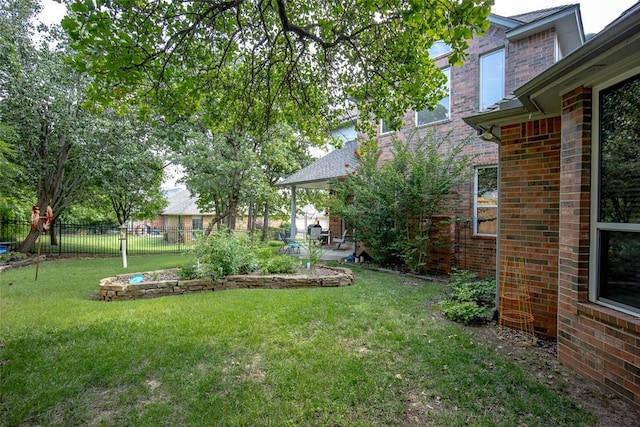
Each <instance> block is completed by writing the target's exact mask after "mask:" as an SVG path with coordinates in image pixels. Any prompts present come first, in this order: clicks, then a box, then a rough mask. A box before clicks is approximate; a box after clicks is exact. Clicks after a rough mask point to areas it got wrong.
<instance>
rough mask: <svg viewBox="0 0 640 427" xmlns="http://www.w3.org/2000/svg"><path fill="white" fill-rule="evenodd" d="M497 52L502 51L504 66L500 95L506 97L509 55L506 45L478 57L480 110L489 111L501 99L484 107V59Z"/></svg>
mask: <svg viewBox="0 0 640 427" xmlns="http://www.w3.org/2000/svg"><path fill="white" fill-rule="evenodd" d="M497 52H502V66H503V68H504V72H503V74H502V96H501V97H500V99H502V98H504V97H505V94H506V93H507V88H506V86H507V56H506V49H505V47H504V46H502V47H500V48H498V49H494V50H491V51H488V52H485V53H483V54H481V55H480V57H479V58H478V111H487V109H488V108H489V107H490V106H491V105H493V104H495V103H496V102H498V101H500V99H498V100H497V101H495V102H493V103H492V104H491V105H489V106H487V107H486V108H483V107H482V104H483V99H482V68H483V67H482V59H483V58H486V57H488V56H490V55H493V54H494V53H497Z"/></svg>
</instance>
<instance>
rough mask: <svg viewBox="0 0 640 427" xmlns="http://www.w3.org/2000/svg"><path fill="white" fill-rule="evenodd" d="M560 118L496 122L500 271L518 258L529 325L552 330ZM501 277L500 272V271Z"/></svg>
mask: <svg viewBox="0 0 640 427" xmlns="http://www.w3.org/2000/svg"><path fill="white" fill-rule="evenodd" d="M560 136H561V121H560V117H554V118H549V119H542V120H536V121H530V122H527V123H520V124H516V125H509V126H503V127H502V142H501V145H500V180H501V182H500V206H499V209H500V271H501V275H504V274H507V271H506V268H505V264H506V260H510V261H513V260H516V259H519V258H521V257H522V258H523V261H524V270H525V271H524V277H525V279H526V282H527V285H528V288H527V289H528V292H529V296H530V297H531V308H532V310H533V316H534V329H535V331H536V332H537V333H539V334H543V335H547V336H555V335H556V315H557V313H556V307H557V303H558V300H557V298H558V297H557V283H558V281H557V280H558V228H559V201H560ZM503 277H504V276H503Z"/></svg>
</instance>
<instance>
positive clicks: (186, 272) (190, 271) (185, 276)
mask: <svg viewBox="0 0 640 427" xmlns="http://www.w3.org/2000/svg"><path fill="white" fill-rule="evenodd" d="M197 277H198V269H197V268H196V266H195V265H185V266H182V267H180V268H179V269H178V279H180V280H191V279H195V278H197Z"/></svg>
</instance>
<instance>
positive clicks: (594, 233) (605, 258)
mask: <svg viewBox="0 0 640 427" xmlns="http://www.w3.org/2000/svg"><path fill="white" fill-rule="evenodd" d="M638 71H640V69H635V70H634V71H632V72H631V74H630V77H629V74H628V75H627V77H628V78H627V79H626V80H623V81H621V82H618V83H615V84H614V85H610V86H608V87H603V88H602V89H601V90H599V91H598V90H594V97H593V100H594V109H593V112H594V119H595V120H594V132H593V134H594V137H596V138H594V139H596V141H594V142H595V144H594V145H593V154H594V155H593V157H594V163H593V171H594V174H593V175H592V176H593V182H594V188H593V189H592V191H591V194H593V195H595V196H596V197H594V198H593V199H594V200H593V204H592V215H591V218H593V219H594V221H593V222H592V224H591V248H592V253H591V262H590V267H591V269H592V270H591V274H590V277H591V281H590V284H589V297H590V299H591V300H592V301H597V302H598V303H600V304H603V305H606V306H609V307H612V308H615V309H618V310H620V311H624V312H627V313H631V314H634V315H636V316H638V315H640V74H639V73H638ZM634 73H635V74H634Z"/></svg>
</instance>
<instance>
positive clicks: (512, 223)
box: [465, 3, 640, 406]
mask: <svg viewBox="0 0 640 427" xmlns="http://www.w3.org/2000/svg"><path fill="white" fill-rule="evenodd" d="M639 46H640V3H637V4H636V5H635V6H633V7H632V8H630V9H629V10H628V11H626V12H625V13H624V14H623V15H621V16H620V17H619V18H618V19H617V20H615V21H614V22H612V23H611V24H610V25H609V26H607V27H606V28H605V29H604V30H603V31H602V32H600V33H599V34H597V35H596V36H595V37H593V38H592V39H590V40H589V41H588V42H587V43H585V44H584V46H582V47H581V48H580V49H578V50H576V51H575V52H573V53H572V54H570V55H568V56H567V57H566V58H564V59H563V60H561V61H560V62H558V63H557V64H555V65H554V66H553V67H551V68H549V69H548V70H546V71H545V72H543V73H541V74H540V75H538V76H537V77H535V78H534V79H533V80H531V81H529V82H527V83H526V84H524V85H521V86H520V87H519V88H518V89H516V90H515V95H516V97H515V98H514V99H512V100H509V101H506V102H504V103H502V104H500V105H499V107H498V108H495V109H494V110H492V111H489V112H486V113H482V114H476V115H473V116H470V117H467V118H466V119H465V120H466V121H467V122H468V123H469V124H471V125H472V126H474V127H475V128H476V129H478V130H480V131H483V130H485V129H494V132H495V133H496V135H498V138H499V139H498V140H497V143H498V146H499V151H500V161H499V167H498V171H499V172H498V174H499V179H500V204H499V228H498V241H499V248H498V253H499V260H500V263H499V273H500V274H501V276H502V277H505V278H507V279H508V278H509V277H510V272H509V271H507V270H508V269H507V262H510V261H512V260H515V259H519V258H521V257H522V258H524V269H525V271H524V277H526V281H527V285H528V289H529V293H530V298H531V303H532V304H531V305H532V310H533V322H534V326H535V330H536V331H537V332H539V333H542V334H545V335H550V336H557V339H558V359H559V361H560V362H561V363H563V364H565V365H568V366H570V367H571V368H573V369H574V370H575V371H577V372H578V373H580V374H581V375H583V376H585V377H587V378H590V379H592V380H595V381H598V382H600V383H601V384H603V385H604V386H605V387H607V388H608V389H609V390H611V391H612V392H614V393H616V394H617V395H619V396H621V397H622V398H624V399H626V400H627V401H629V402H632V403H635V404H636V405H638V406H640V49H639V48H638V47H639ZM508 273H509V274H508Z"/></svg>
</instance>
